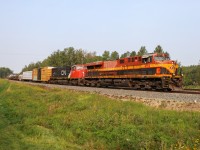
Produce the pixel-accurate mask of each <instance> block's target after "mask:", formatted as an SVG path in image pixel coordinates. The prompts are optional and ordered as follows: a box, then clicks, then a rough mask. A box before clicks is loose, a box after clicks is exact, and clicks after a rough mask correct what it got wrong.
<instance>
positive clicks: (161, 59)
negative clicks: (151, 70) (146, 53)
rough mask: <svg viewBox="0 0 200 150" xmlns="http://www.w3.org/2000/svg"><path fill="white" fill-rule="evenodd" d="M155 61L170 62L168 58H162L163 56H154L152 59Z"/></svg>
mask: <svg viewBox="0 0 200 150" xmlns="http://www.w3.org/2000/svg"><path fill="white" fill-rule="evenodd" d="M154 60H155V61H164V60H170V59H169V57H164V56H155V57H154Z"/></svg>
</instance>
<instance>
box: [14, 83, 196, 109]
mask: <svg viewBox="0 0 200 150" xmlns="http://www.w3.org/2000/svg"><path fill="white" fill-rule="evenodd" d="M12 82H13V81H12ZM14 82H19V81H14ZM20 83H24V84H31V85H40V86H41V85H42V86H45V87H47V88H63V89H70V90H75V91H82V92H89V93H97V94H100V95H104V96H107V97H110V98H112V99H113V100H123V101H135V102H140V103H144V104H145V105H148V106H152V107H155V108H162V109H168V110H177V111H198V112H200V94H181V93H167V92H155V91H139V90H129V89H116V88H96V87H85V86H69V85H55V84H43V83H33V82H20Z"/></svg>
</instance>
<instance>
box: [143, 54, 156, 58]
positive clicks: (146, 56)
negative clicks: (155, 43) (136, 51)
mask: <svg viewBox="0 0 200 150" xmlns="http://www.w3.org/2000/svg"><path fill="white" fill-rule="evenodd" d="M153 54H154V53H148V54H145V55H143V56H142V58H148V57H149V56H153Z"/></svg>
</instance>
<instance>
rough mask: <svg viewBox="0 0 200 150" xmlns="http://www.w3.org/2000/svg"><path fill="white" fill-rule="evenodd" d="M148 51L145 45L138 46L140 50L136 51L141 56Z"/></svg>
mask: <svg viewBox="0 0 200 150" xmlns="http://www.w3.org/2000/svg"><path fill="white" fill-rule="evenodd" d="M147 53H148V51H147V50H146V47H145V46H142V47H141V48H140V50H139V51H138V54H137V55H138V56H142V55H145V54H147Z"/></svg>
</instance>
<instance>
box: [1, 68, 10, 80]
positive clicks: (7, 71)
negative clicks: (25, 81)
mask: <svg viewBox="0 0 200 150" xmlns="http://www.w3.org/2000/svg"><path fill="white" fill-rule="evenodd" d="M10 74H13V71H12V70H10V69H9V68H6V67H0V78H6V77H7V76H8V75H10Z"/></svg>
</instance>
